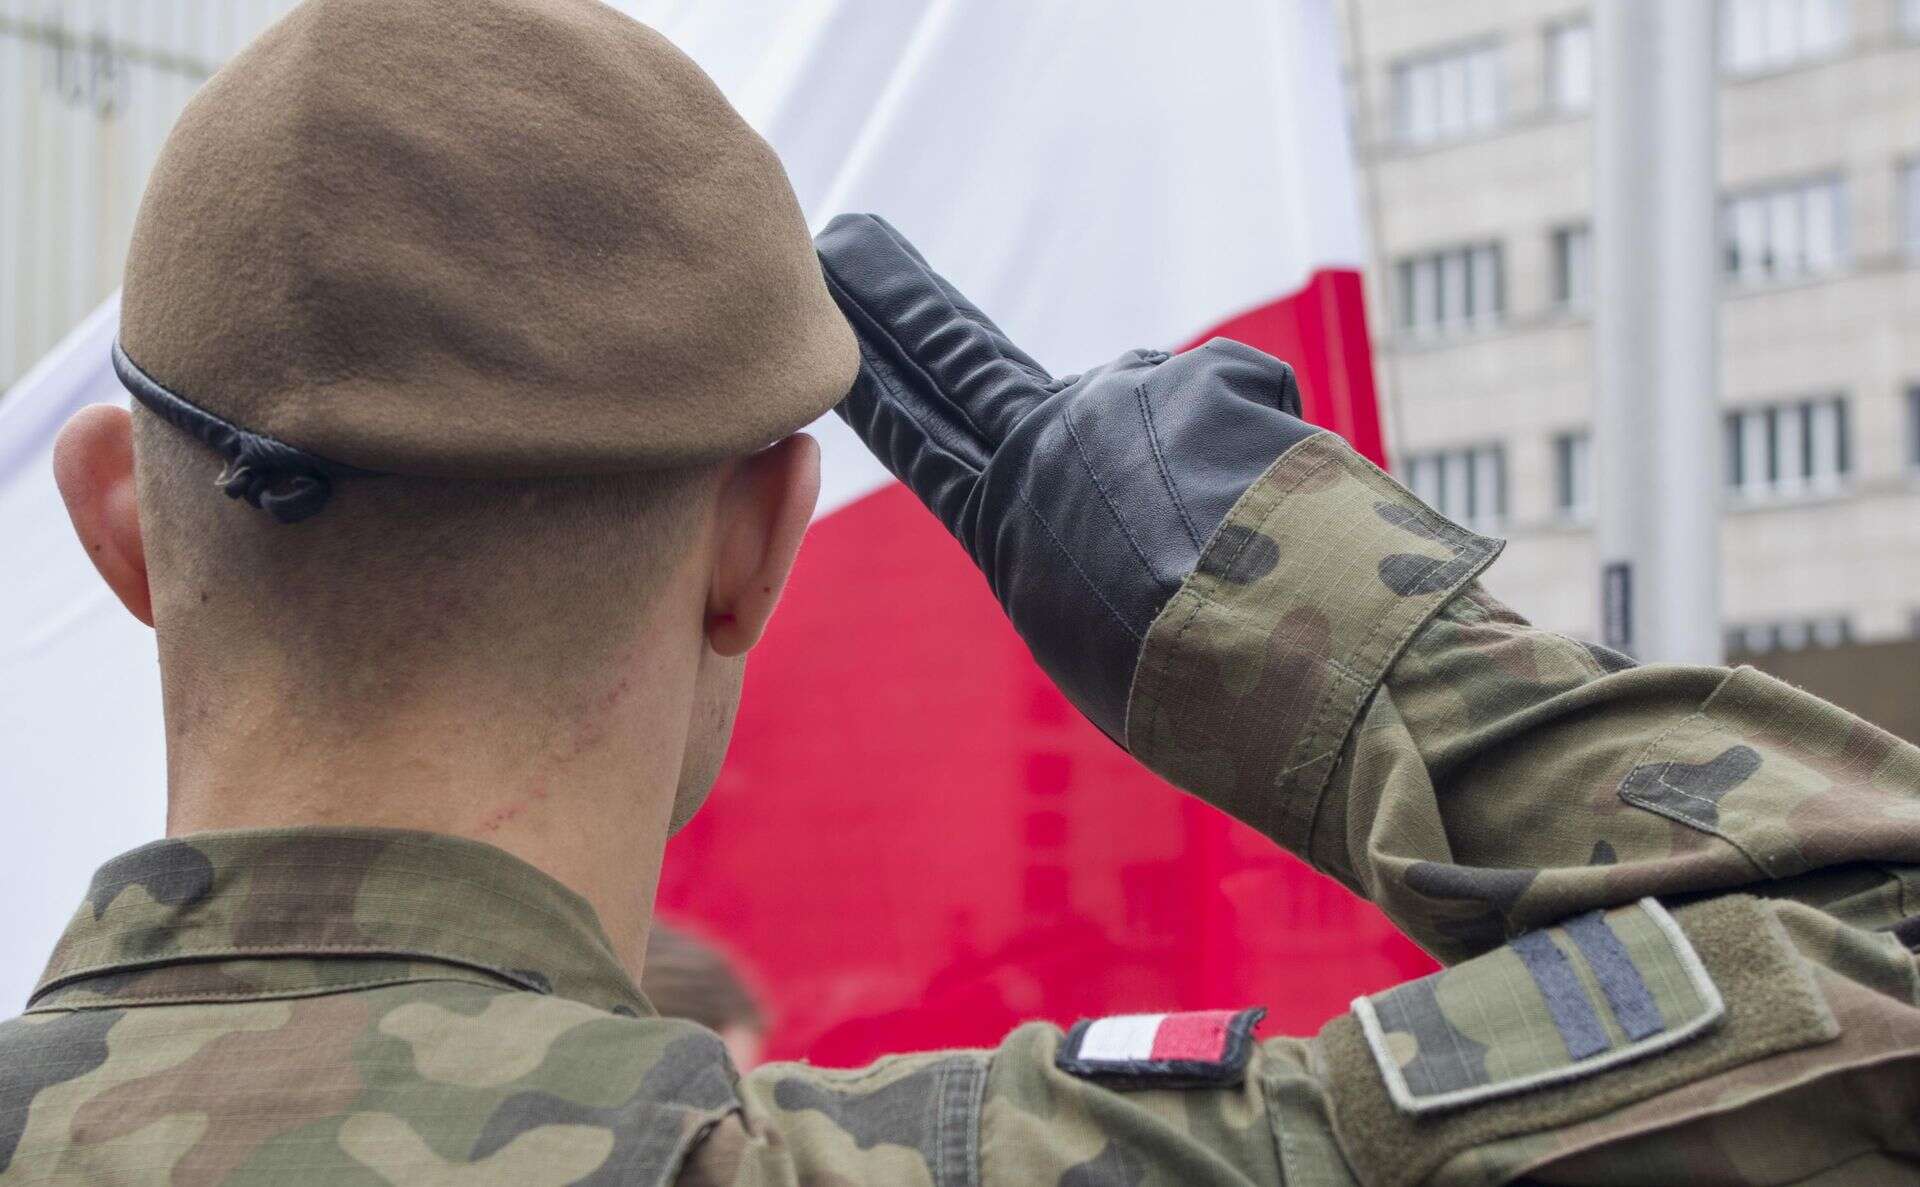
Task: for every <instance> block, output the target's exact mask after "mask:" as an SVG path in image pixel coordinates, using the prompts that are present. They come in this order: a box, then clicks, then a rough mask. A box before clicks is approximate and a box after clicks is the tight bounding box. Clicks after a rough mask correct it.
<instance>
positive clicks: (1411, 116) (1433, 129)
mask: <svg viewBox="0 0 1920 1187" xmlns="http://www.w3.org/2000/svg"><path fill="white" fill-rule="evenodd" d="M1505 48H1506V47H1505V41H1504V39H1503V38H1501V37H1500V36H1499V35H1498V34H1490V35H1486V36H1480V37H1474V38H1469V39H1467V40H1464V41H1455V42H1451V43H1449V44H1447V45H1443V46H1437V47H1434V48H1431V49H1424V50H1421V51H1419V52H1416V53H1412V54H1408V55H1406V56H1405V57H1401V58H1396V59H1395V60H1394V61H1392V62H1390V63H1389V64H1388V66H1387V80H1388V83H1387V85H1388V87H1389V88H1390V90H1391V103H1390V104H1389V110H1391V111H1392V112H1393V126H1392V127H1391V128H1390V129H1389V133H1390V138H1391V139H1392V141H1393V143H1394V144H1396V145H1399V146H1400V147H1402V148H1410V149H1417V148H1429V147H1433V146H1436V145H1442V144H1451V143H1454V142H1457V141H1463V140H1470V139H1473V138H1474V137H1477V136H1485V135H1488V134H1490V133H1493V132H1496V131H1498V130H1499V129H1500V128H1502V127H1504V126H1505V125H1506V124H1507V122H1508V115H1509V112H1508V90H1509V84H1508V80H1507V64H1506V53H1505ZM1449 96H1451V97H1452V100H1455V101H1457V102H1456V104H1455V105H1456V106H1457V107H1458V110H1457V111H1456V112H1454V113H1453V114H1454V116H1456V117H1457V118H1455V119H1453V120H1449V119H1448V112H1447V110H1446V108H1447V107H1448V105H1449V102H1450V98H1449Z"/></svg>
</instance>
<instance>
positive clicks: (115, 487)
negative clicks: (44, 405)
mask: <svg viewBox="0 0 1920 1187" xmlns="http://www.w3.org/2000/svg"><path fill="white" fill-rule="evenodd" d="M53 480H54V482H55V483H56V484H58V486H59V487H60V497H61V499H62V500H64V501H65V502H66V504H67V516H68V517H69V518H70V519H72V520H73V530H74V534H75V535H77V536H79V537H80V544H81V547H83V548H85V549H86V550H87V559H88V560H91V561H92V562H93V567H94V568H96V569H98V570H99V571H100V576H101V578H102V579H103V580H105V581H106V583H107V586H108V588H110V589H112V590H113V592H114V595H115V596H116V597H118V598H119V599H120V602H121V604H122V605H124V606H125V607H126V608H127V609H128V610H129V611H130V612H131V613H132V614H133V616H134V617H135V618H137V619H139V620H140V621H141V622H144V623H146V624H147V625H148V626H152V625H153V591H152V590H151V589H150V588H149V587H148V584H147V550H146V547H145V545H144V544H143V543H142V542H141V539H140V493H139V487H138V486H137V485H136V483H135V482H134V475H133V418H132V417H131V416H129V415H128V414H127V410H126V409H124V408H115V407H112V406H111V405H107V404H95V405H92V406H90V407H87V408H82V409H81V410H80V411H78V412H76V413H74V414H73V419H71V420H69V421H68V422H67V423H66V427H64V428H62V429H61V430H60V436H59V437H58V439H56V440H55V441H54V445H53Z"/></svg>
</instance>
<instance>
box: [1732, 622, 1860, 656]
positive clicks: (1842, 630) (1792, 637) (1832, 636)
mask: <svg viewBox="0 0 1920 1187" xmlns="http://www.w3.org/2000/svg"><path fill="white" fill-rule="evenodd" d="M1851 642H1853V620H1852V619H1851V618H1849V617H1847V616H1846V615H1845V614H1823V615H1815V616H1813V617H1810V618H1782V619H1778V620H1776V621H1773V622H1756V623H1749V624H1747V625H1745V626H1731V627H1728V628H1727V651H1728V652H1729V653H1730V654H1745V655H1759V654H1761V653H1763V652H1767V651H1800V650H1802V649H1804V648H1807V647H1840V646H1844V645H1845V644H1848V643H1851Z"/></svg>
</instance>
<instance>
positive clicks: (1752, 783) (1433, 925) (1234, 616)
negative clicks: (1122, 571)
mask: <svg viewBox="0 0 1920 1187" xmlns="http://www.w3.org/2000/svg"><path fill="white" fill-rule="evenodd" d="M1498 550H1499V546H1498V544H1497V542H1494V541H1491V540H1487V539H1485V538H1482V537H1480V536H1476V535H1474V534H1472V533H1470V532H1467V531H1465V530H1463V529H1461V528H1459V527H1458V526H1456V525H1454V524H1452V523H1449V522H1448V521H1447V520H1445V519H1444V518H1442V517H1441V516H1439V515H1437V514H1436V513H1435V512H1433V511H1432V510H1431V509H1430V508H1427V507H1426V506H1424V505H1422V504H1421V503H1420V502H1419V501H1418V500H1416V499H1414V498H1413V497H1412V496H1411V495H1410V494H1408V493H1407V492H1406V491H1405V490H1403V489H1402V488H1401V487H1399V486H1398V485H1397V484H1395V483H1394V482H1393V481H1392V480H1391V479H1389V478H1388V477H1386V476H1385V475H1384V474H1382V473H1380V472H1379V471H1378V470H1376V469H1375V468H1373V467H1372V466H1370V465H1368V464H1367V463H1366V462H1365V461H1364V460H1362V459H1360V458H1359V457H1357V456H1356V455H1354V454H1353V453H1352V452H1351V451H1350V450H1349V449H1347V447H1346V446H1345V445H1344V444H1342V443H1341V442H1339V441H1338V440H1337V439H1335V438H1333V437H1331V436H1320V437H1315V438H1312V439H1310V440H1308V441H1306V442H1303V443H1302V444H1300V445H1298V446H1296V447H1295V448H1294V449H1292V450H1291V451H1289V452H1288V453H1287V454H1286V455H1285V456H1284V457H1282V458H1281V459H1280V460H1279V461H1278V462H1277V463H1275V465H1274V466H1273V468H1272V469H1271V470H1270V471H1269V472H1268V473H1267V475H1266V476H1265V477H1264V478H1263V479H1262V481H1261V482H1260V483H1259V484H1257V485H1256V486H1255V487H1254V488H1253V489H1252V490H1250V491H1249V492H1248V493H1247V494H1246V496H1245V497H1244V498H1243V499H1242V500H1241V502H1240V503H1239V505H1238V506H1237V507H1236V508H1235V510H1234V512H1233V514H1232V515H1231V516H1230V517H1229V518H1228V520H1227V522H1226V523H1225V524H1224V525H1223V526H1222V528H1221V529H1220V531H1219V532H1218V533H1217V534H1216V535H1215V536H1214V538H1213V539H1212V540H1211V541H1210V543H1209V545H1208V548H1207V550H1206V553H1205V555H1204V557H1203V559H1202V562H1201V565H1200V567H1199V569H1198V570H1197V571H1196V572H1195V573H1194V574H1193V575H1192V576H1191V577H1190V578H1189V579H1188V580H1187V582H1186V583H1185V585H1184V586H1183V587H1182V588H1181V590H1180V592H1179V593H1178V594H1177V595H1176V596H1175V598H1174V599H1173V601H1172V602H1171V603H1169V605H1168V606H1167V608H1166V609H1165V610H1164V611H1163V612H1162V614H1161V615H1160V617H1159V619H1158V620H1157V621H1156V622H1155V624H1154V626H1153V629H1152V631H1151V632H1150V634H1149V637H1148V641H1147V645H1146V648H1145V650H1144V652H1143V654H1142V658H1141V661H1140V664H1139V668H1138V670H1137V672H1136V675H1135V679H1134V688H1133V693H1132V697H1131V704H1130V707H1129V716H1128V740H1129V744H1130V747H1131V749H1132V750H1133V752H1134V754H1136V755H1137V756H1139V757H1140V758H1141V759H1142V760H1143V761H1145V762H1147V763H1148V764H1149V765H1150V766H1152V767H1153V768H1154V769H1156V770H1157V771H1159V772H1161V773H1162V774H1163V775H1165V776H1167V777H1168V778H1169V779H1171V780H1173V781H1174V782H1175V783H1177V784H1179V785H1180V786H1182V787H1184V788H1186V789H1188V790H1190V791H1192V792H1194V793H1195V794H1198V795H1200V796H1202V797H1203V798H1205V799H1207V800H1209V801H1210V802H1212V803H1214V804H1215V805H1216V806H1218V807H1220V808H1222V809H1224V810H1226V811H1228V812H1230V813H1232V814H1233V815H1235V816H1237V817H1239V818H1240V819H1241V820H1244V821H1246V822H1248V823H1250V824H1252V825H1253V826H1255V827H1257V828H1259V829H1261V830H1263V831H1264V832H1265V833H1266V834H1267V835H1268V836H1270V837H1272V838H1273V839H1274V840H1276V841H1277V842H1279V843H1280V844H1282V845H1284V846H1286V847H1287V848H1289V849H1291V850H1293V851H1294V852H1296V853H1298V854H1301V855H1303V856H1304V857H1306V858H1307V859H1308V860H1310V861H1312V862H1313V863H1314V864H1315V865H1316V866H1317V867H1318V868H1319V869H1321V870H1323V871H1325V872H1326V873H1328V874H1329V875H1331V876H1333V877H1335V878H1338V879H1339V880H1340V881H1342V882H1343V883H1344V884H1345V885H1347V886H1348V887H1350V888H1352V889H1353V890H1354V891H1355V892H1357V893H1360V894H1363V895H1365V896H1366V897H1368V898H1370V899H1372V900H1373V901H1374V902H1376V903H1378V904H1380V905H1381V906H1382V907H1383V908H1384V909H1385V910H1386V911H1387V912H1388V914H1389V915H1391V916H1392V918H1393V919H1394V920H1395V921H1396V922H1397V923H1399V924H1400V926H1402V927H1403V928H1405V929H1406V930H1407V931H1408V932H1409V933H1410V934H1412V935H1413V936H1414V937H1415V938H1416V939H1418V940H1419V941H1420V942H1421V943H1422V944H1423V945H1425V946H1426V947H1427V948H1428V949H1429V950H1431V951H1432V952H1434V953H1435V954H1437V955H1438V956H1440V957H1441V958H1442V959H1443V960H1445V961H1447V962H1448V963H1449V965H1450V967H1448V968H1446V969H1444V970H1443V971H1441V972H1439V973H1436V974H1434V975H1432V976H1429V977H1424V978H1421V979H1419V980H1416V981H1412V982H1408V983H1407V984H1404V985H1399V986H1395V987H1392V988H1390V989H1387V990H1384V991H1382V992H1379V993H1375V994H1372V995H1370V996H1368V997H1365V998H1362V999H1360V1000H1359V1001H1356V1002H1355V1003H1354V1005H1353V1008H1352V1010H1351V1011H1350V1012H1348V1013H1347V1014H1344V1015H1342V1016H1341V1017H1339V1018H1336V1019H1334V1020H1333V1021H1331V1022H1330V1023H1328V1025H1327V1026H1326V1027H1325V1028H1324V1029H1322V1030H1321V1032H1320V1033H1319V1035H1317V1036H1316V1037H1314V1038H1311V1039H1272V1040H1268V1041H1266V1042H1264V1043H1261V1044H1258V1045H1257V1046H1256V1047H1254V1048H1253V1049H1252V1051H1251V1053H1250V1055H1249V1057H1248V1059H1247V1062H1246V1064H1245V1067H1244V1071H1243V1075H1241V1077H1240V1078H1238V1079H1236V1080H1235V1081H1234V1082H1233V1083H1231V1084H1210V1085H1199V1086H1195V1085H1184V1086H1176V1085H1171V1084H1169V1085H1164V1086H1162V1085H1154V1084H1143V1083H1139V1082H1134V1083H1131V1084H1113V1083H1103V1082H1101V1081H1100V1080H1099V1078H1098V1077H1097V1076H1096V1077H1091V1078H1089V1077H1088V1076H1087V1075H1085V1074H1084V1073H1082V1072H1076V1071H1075V1070H1073V1069H1072V1068H1071V1067H1069V1066H1064V1065H1063V1064H1062V1063H1061V1062H1060V1061H1059V1060H1058V1058H1057V1056H1058V1054H1059V1052H1060V1050H1061V1045H1062V1043H1063V1042H1069V1043H1070V1042H1071V1041H1072V1039H1071V1038H1070V1037H1063V1036H1062V1034H1061V1032H1060V1031H1059V1030H1058V1029H1057V1028H1054V1027H1051V1026H1044V1025H1035V1026H1028V1027H1023V1028H1021V1029H1020V1030H1018V1031H1015V1032H1014V1034H1013V1035H1012V1036H1010V1037H1009V1038H1008V1039H1007V1041H1006V1042H1005V1043H1003V1044H1002V1045H1001V1046H1000V1047H999V1048H998V1049H996V1050H995V1051H992V1052H949V1053H942V1054H933V1055H922V1056H912V1057H907V1058H905V1059H899V1060H893V1061H885V1062H883V1063H881V1064H879V1065H876V1066H875V1067H874V1068H871V1069H867V1070H865V1071H861V1072H823V1071H819V1070H817V1069H811V1068H804V1067H783V1068H773V1069H765V1070H763V1071H761V1072H758V1073H755V1074H754V1075H753V1076H750V1077H748V1078H747V1080H746V1082H745V1084H744V1086H743V1091H742V1099H743V1101H744V1107H743V1108H742V1109H741V1110H740V1111H739V1112H738V1113H737V1114H735V1115H734V1116H732V1117H730V1118H729V1119H727V1121H725V1122H724V1123H723V1124H722V1125H721V1126H720V1127H719V1128H718V1129H716V1130H715V1131H714V1132H713V1133H712V1134H711V1135H710V1136H709V1139H708V1141H707V1142H706V1143H705V1144H704V1145H703V1147H702V1148H701V1150H700V1151H699V1152H698V1153H697V1154H696V1158H695V1161H694V1163H693V1164H692V1166H690V1168H689V1175H688V1177H687V1178H686V1179H685V1180H684V1181H686V1182H690V1183H698V1184H716V1183H737V1184H746V1183H793V1182H825V1183H833V1184H836V1185H845V1187H850V1185H853V1184H867V1183H889V1184H891V1183H909V1184H930V1185H933V1187H945V1185H947V1184H976V1183H977V1184H991V1185H999V1184H1058V1185H1059V1187H1092V1185H1095V1184H1109V1183H1112V1184H1126V1185H1129V1187H1154V1185H1158V1184H1182V1185H1196V1187H1213V1185H1221V1187H1226V1185H1235V1187H1237V1185H1240V1184H1252V1183H1285V1184H1288V1185H1289V1187H1298V1185H1302V1184H1306V1185H1314V1187H1321V1185H1346V1184H1366V1185H1368V1187H1411V1185H1413V1184H1418V1183H1434V1184H1449V1185H1458V1187H1466V1185H1473V1187H1485V1185H1488V1184H1498V1183H1508V1182H1515V1181H1522V1180H1524V1181H1527V1182H1539V1183H1565V1184H1589V1183H1591V1184H1599V1183H1606V1184H1623V1183H1624V1184H1631V1183H1644V1184H1662V1185H1666V1184H1672V1183H1679V1182H1686V1183H1731V1184H1755V1185H1757V1184H1779V1183H1789V1182H1791V1183H1813V1182H1819V1183H1842V1182H1845V1183H1854V1182H1860V1183H1879V1182H1889V1183H1890V1182H1907V1181H1911V1180H1912V1176H1913V1167H1914V1165H1915V1163H1916V1161H1920V968H1916V962H1915V960H1914V958H1913V955H1912V952H1911V950H1910V949H1911V948H1912V947H1913V946H1914V945H1915V944H1916V943H1920V919H1916V918H1915V915H1916V912H1920V875H1917V873H1916V870H1917V866H1916V863H1920V752H1916V751H1915V750H1914V748H1913V747H1911V746H1908V745H1905V744H1904V743H1901V742H1899V741H1897V740H1896V739H1894V738H1892V737H1890V736H1889V735H1887V734H1885V733H1884V732H1882V731H1880V730H1877V729H1875V728H1874V727H1872V726H1870V725H1868V724H1866V723H1864V722H1861V721H1859V720H1857V719H1856V718H1853V717H1851V716H1850V715H1848V714H1846V713H1844V712H1842V711H1840V710H1838V709H1836V708H1834V707H1833V706H1830V705H1827V704H1824V703H1822V702H1820V701H1819V700H1817V699H1815V698H1813V697H1810V696H1807V695H1806V694H1804V693H1801V692H1799V691H1797V690H1795V689H1792V688H1790V687H1788V686H1786V685H1783V684H1780V683H1779V682H1777V681H1774V680H1771V679H1769V678H1767V677H1765V676H1763V675H1760V674H1759V673H1757V672H1753V671H1751V670H1745V669H1742V670H1738V671H1732V672H1729V671H1726V670H1723V669H1714V668H1683V667H1644V668H1642V667H1635V666H1634V665H1633V664H1632V663H1631V662H1630V661H1628V660H1626V659H1625V658H1623V657H1621V656H1618V655H1615V654H1612V653H1610V652H1608V651H1605V650H1604V649H1600V648H1595V647H1591V646H1587V645H1584V644H1581V643H1578V642H1575V641H1573V640H1570V639H1566V638H1563V637H1561V636H1559V635H1555V634H1552V633H1550V632H1547V631H1542V630H1538V629H1535V628H1534V627H1532V626H1530V625H1528V624H1527V623H1526V622H1525V621H1524V620H1523V619H1521V618H1519V617H1518V616H1516V615H1514V614H1513V613H1512V612H1511V611H1509V610H1507V609H1506V608H1504V607H1503V606H1501V605H1500V604H1499V603H1498V602H1496V601H1494V600H1493V598H1491V597H1490V596H1489V595H1488V594H1487V593H1486V592H1485V591H1484V590H1482V589H1481V588H1480V586H1479V585H1478V584H1477V578H1478V577H1479V574H1480V572H1481V571H1482V570H1483V569H1484V568H1485V567H1486V566H1487V565H1488V564H1489V563H1490V562H1491V561H1492V560H1493V559H1494V557H1495V555H1496V554H1497V553H1498ZM1274 991H1275V992H1276V993H1283V992H1285V987H1284V986H1275V987H1274Z"/></svg>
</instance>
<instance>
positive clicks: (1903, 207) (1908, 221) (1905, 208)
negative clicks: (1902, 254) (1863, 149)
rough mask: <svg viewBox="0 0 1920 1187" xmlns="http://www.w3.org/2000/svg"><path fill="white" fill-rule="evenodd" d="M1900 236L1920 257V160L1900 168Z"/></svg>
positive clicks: (1919, 1)
mask: <svg viewBox="0 0 1920 1187" xmlns="http://www.w3.org/2000/svg"><path fill="white" fill-rule="evenodd" d="M1916 3H1920V0H1916ZM1900 238H1901V240H1902V241H1903V242H1904V243H1905V244H1906V248H1907V254H1908V255H1910V256H1917V257H1920V161H1908V162H1907V163H1906V164H1905V165H1904V166H1902V167H1901V169H1900Z"/></svg>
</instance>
